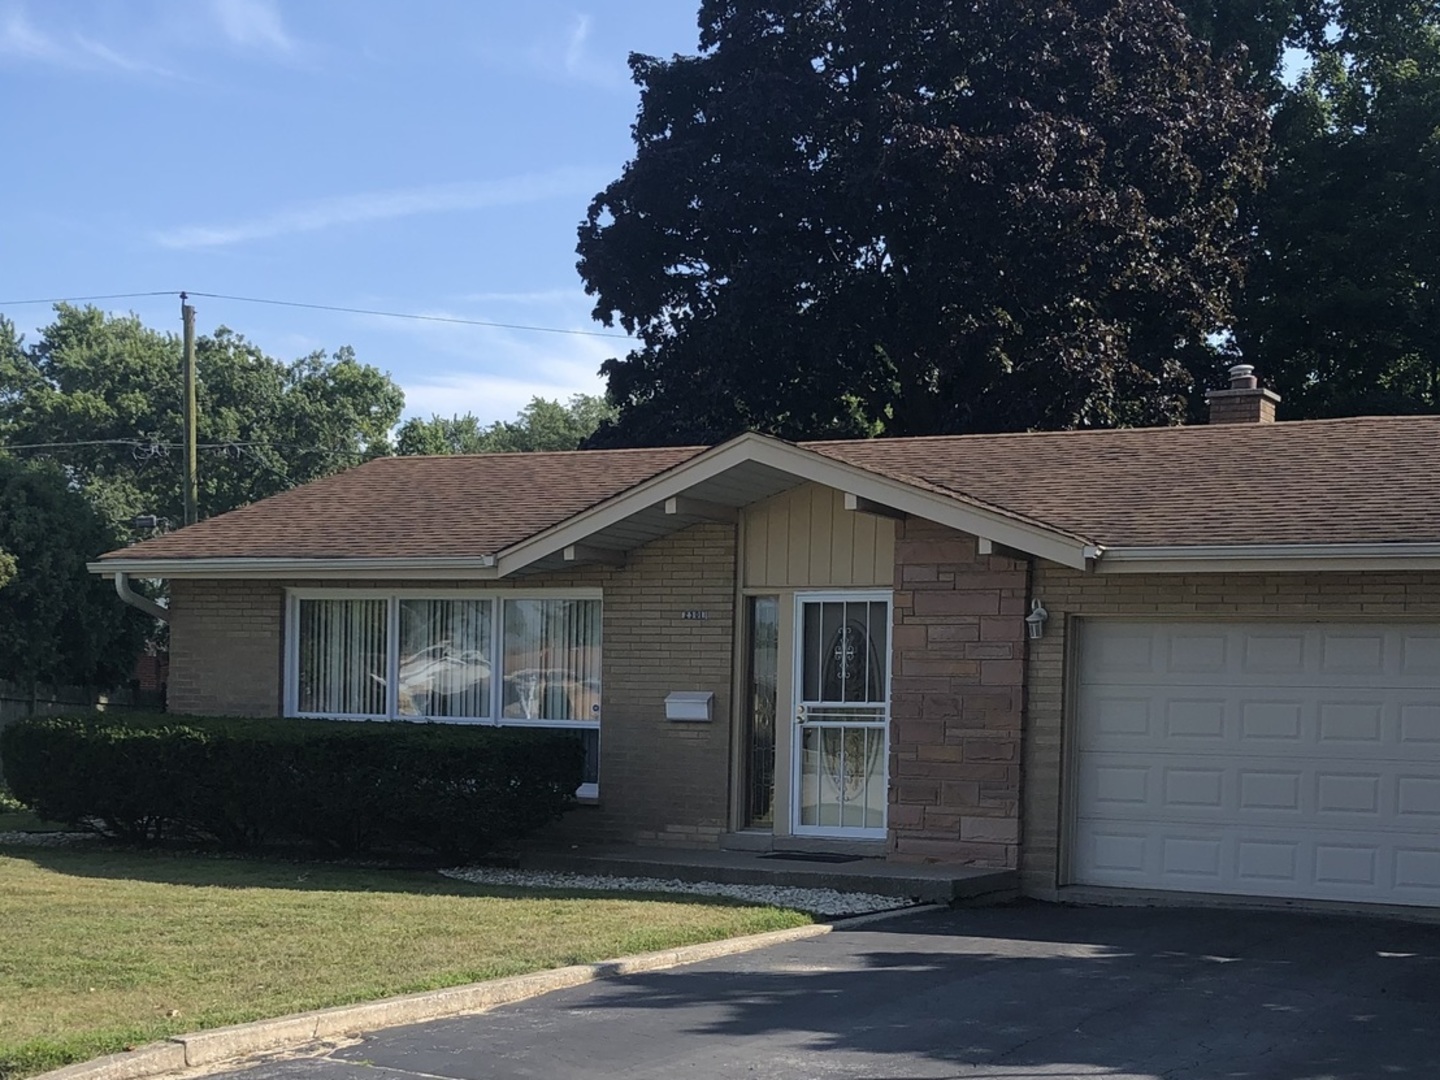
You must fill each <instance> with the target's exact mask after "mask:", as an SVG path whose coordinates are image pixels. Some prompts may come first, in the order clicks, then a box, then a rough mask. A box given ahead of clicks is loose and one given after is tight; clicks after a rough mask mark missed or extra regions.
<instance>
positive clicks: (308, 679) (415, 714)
mask: <svg viewBox="0 0 1440 1080" xmlns="http://www.w3.org/2000/svg"><path fill="white" fill-rule="evenodd" d="M392 603H393V604H394V605H395V607H394V617H395V626H396V627H397V630H398V638H397V641H396V643H395V645H396V649H395V652H396V655H395V657H394V660H393V664H394V677H393V684H394V685H393V687H392V685H391V683H392V677H391V665H392V659H391V648H390V645H391V642H390V635H391V614H392V608H391V605H392ZM497 603H500V602H499V601H498V600H491V599H472V598H460V599H448V598H439V597H435V598H428V597H427V598H413V599H412V598H408V597H407V598H401V599H393V600H392V599H386V598H382V597H375V598H363V599H361V598H357V599H348V598H323V599H320V598H316V599H308V598H303V599H300V600H299V601H298V625H297V630H298V633H297V642H296V653H297V663H296V677H297V685H296V688H295V704H296V708H297V711H298V712H300V713H302V714H308V715H316V716H348V717H369V718H377V719H383V718H387V717H396V718H404V719H422V718H429V719H444V720H450V721H456V720H479V721H485V720H493V719H495V706H496V702H495V697H496V692H497V691H496V687H495V681H494V678H493V673H494V671H495V669H496V668H497V667H498V668H499V670H500V672H501V676H502V679H501V683H500V687H499V690H498V696H499V708H500V722H502V723H503V722H506V721H509V722H512V723H514V722H519V723H525V722H530V723H535V724H537V725H543V724H545V723H562V724H598V723H599V720H600V626H601V621H600V617H601V603H600V601H599V600H567V599H550V598H543V599H530V598H524V599H513V600H512V599H507V600H505V601H504V602H503V604H500V608H501V610H500V611H499V612H498V613H497V611H496V605H497ZM497 614H499V616H500V618H501V622H502V625H503V631H502V632H501V634H500V635H499V640H498V641H497V640H496V634H495V631H494V627H495V619H496V615H497ZM497 652H498V653H499V655H498V656H497Z"/></svg>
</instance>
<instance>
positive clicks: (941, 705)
mask: <svg viewBox="0 0 1440 1080" xmlns="http://www.w3.org/2000/svg"><path fill="white" fill-rule="evenodd" d="M895 581H896V591H895V626H894V635H895V641H894V648H893V654H894V672H893V674H892V676H891V727H890V822H889V832H890V836H889V847H890V851H891V853H892V857H893V858H896V859H940V860H944V861H946V862H966V863H973V864H975V865H979V866H1001V867H1015V866H1016V865H1017V858H1018V852H1019V844H1020V840H1021V837H1020V809H1019V807H1020V794H1021V791H1020V784H1021V722H1022V721H1021V717H1022V713H1023V709H1024V687H1023V673H1024V661H1025V623H1024V616H1025V611H1026V596H1027V589H1026V585H1027V569H1026V565H1025V563H1024V562H1022V561H1020V560H1017V559H1010V558H1004V557H1001V556H998V555H990V556H982V555H979V554H977V552H976V541H975V538H974V537H973V536H968V535H966V534H964V533H959V532H955V531H953V530H951V529H947V528H944V527H943V526H939V525H934V524H931V523H930V522H926V521H919V520H915V519H911V520H908V521H905V522H903V523H902V524H901V525H900V526H899V531H898V533H897V535H896V544H895Z"/></svg>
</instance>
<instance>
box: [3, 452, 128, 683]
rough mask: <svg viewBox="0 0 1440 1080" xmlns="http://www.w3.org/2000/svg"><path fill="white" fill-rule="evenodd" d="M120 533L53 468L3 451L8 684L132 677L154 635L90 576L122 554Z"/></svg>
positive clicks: (109, 589) (5, 672)
mask: <svg viewBox="0 0 1440 1080" xmlns="http://www.w3.org/2000/svg"><path fill="white" fill-rule="evenodd" d="M119 544H120V539H119V537H118V536H117V534H116V532H115V531H114V529H113V528H112V526H111V525H110V524H109V523H108V522H107V521H106V520H105V519H104V518H103V517H102V516H101V515H100V514H99V513H98V512H97V511H96V510H95V508H94V507H93V506H91V504H90V502H89V501H88V500H87V499H86V498H85V496H84V495H82V494H81V493H80V492H79V491H77V490H75V488H74V486H73V485H72V484H71V482H70V480H69V478H68V476H67V475H66V473H65V471H64V470H62V469H61V468H60V467H59V466H58V465H56V464H54V463H52V462H43V461H42V462H22V461H19V460H17V459H15V458H14V457H10V456H7V455H3V454H0V550H3V551H7V552H9V553H10V559H9V562H10V569H11V570H12V571H13V574H14V576H13V578H12V579H11V580H10V581H9V582H8V584H6V585H5V587H4V588H3V589H0V680H8V681H14V682H18V683H21V684H22V685H25V686H27V687H29V688H30V689H31V690H32V692H33V689H34V687H35V686H36V685H37V684H48V685H67V686H68V685H94V686H113V685H115V684H117V683H120V682H123V681H124V680H126V679H128V678H129V677H130V674H131V672H132V670H133V669H134V664H135V657H136V655H137V654H138V653H139V650H140V648H141V646H142V645H143V643H144V641H145V638H146V635H147V634H148V633H150V632H151V631H152V630H153V629H154V628H153V626H151V625H150V621H149V620H147V619H146V618H145V616H143V615H142V614H141V613H140V612H138V611H136V610H135V609H134V608H131V607H128V606H126V605H125V604H124V603H122V602H121V600H120V598H119V597H118V596H116V595H115V589H114V587H113V586H112V585H111V583H110V582H109V581H106V580H102V579H100V578H97V577H95V576H94V575H92V574H90V573H89V572H88V571H87V570H86V569H85V564H86V562H87V561H88V560H90V559H93V558H95V557H96V556H98V555H99V554H101V553H102V552H104V551H108V550H110V549H111V548H114V547H118V546H119Z"/></svg>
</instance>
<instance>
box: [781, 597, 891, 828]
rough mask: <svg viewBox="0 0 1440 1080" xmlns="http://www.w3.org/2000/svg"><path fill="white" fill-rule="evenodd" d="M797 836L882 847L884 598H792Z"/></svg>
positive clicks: (886, 720) (886, 700)
mask: <svg viewBox="0 0 1440 1080" xmlns="http://www.w3.org/2000/svg"><path fill="white" fill-rule="evenodd" d="M794 686H795V698H796V700H795V710H794V731H795V736H794V738H795V741H794V754H793V757H792V760H793V762H794V784H793V786H792V790H793V791H794V793H795V794H794V813H793V817H792V819H791V820H792V832H793V833H794V834H795V835H797V836H822V837H833V838H837V839H857V840H879V839H884V837H885V806H886V802H887V798H886V784H887V777H886V759H887V753H888V741H889V727H890V594H889V593H888V592H844V593H825V594H814V593H807V594H803V595H800V596H798V597H796V610H795V682H794Z"/></svg>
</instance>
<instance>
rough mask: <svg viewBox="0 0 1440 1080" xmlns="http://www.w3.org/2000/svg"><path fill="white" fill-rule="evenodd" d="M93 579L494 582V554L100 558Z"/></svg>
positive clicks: (91, 568) (93, 566)
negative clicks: (97, 576)
mask: <svg viewBox="0 0 1440 1080" xmlns="http://www.w3.org/2000/svg"><path fill="white" fill-rule="evenodd" d="M86 569H88V570H89V571H90V572H91V573H92V574H101V575H109V574H118V575H124V574H130V575H133V576H135V577H152V578H252V579H265V578H312V579H330V578H351V579H353V578H357V577H366V576H372V575H373V576H376V577H385V578H391V579H394V578H409V579H417V578H432V579H433V578H459V579H465V580H475V579H488V578H493V577H496V576H497V575H496V573H495V556H493V555H446V556H431V557H429V558H423V559H413V558H410V559H406V558H394V557H384V558H357V559H271V558H233V559H229V558H213V559H162V558H152V559H125V558H115V559H101V560H99V561H97V562H92V563H87V564H86Z"/></svg>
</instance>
